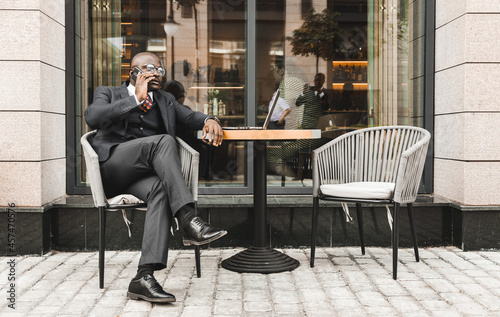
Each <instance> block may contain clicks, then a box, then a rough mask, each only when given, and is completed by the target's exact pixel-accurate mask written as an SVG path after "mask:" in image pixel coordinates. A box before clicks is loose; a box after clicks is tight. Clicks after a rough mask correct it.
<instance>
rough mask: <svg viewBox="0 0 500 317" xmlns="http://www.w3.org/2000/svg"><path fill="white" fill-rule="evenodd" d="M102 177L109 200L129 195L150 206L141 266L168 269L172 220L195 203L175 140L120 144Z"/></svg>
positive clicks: (159, 137)
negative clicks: (146, 265) (180, 210)
mask: <svg viewBox="0 0 500 317" xmlns="http://www.w3.org/2000/svg"><path fill="white" fill-rule="evenodd" d="M101 174H102V179H103V185H104V189H105V191H106V194H107V195H108V197H113V196H116V195H118V194H125V193H128V194H132V195H134V196H136V197H137V198H139V199H141V200H143V201H145V202H147V204H148V207H147V211H146V219H145V223H144V234H143V238H142V246H141V259H140V261H139V265H142V264H151V263H153V264H155V265H156V269H162V268H165V266H166V263H167V257H168V238H169V231H170V226H171V224H172V217H173V216H175V214H176V212H177V211H178V210H179V209H181V208H182V207H183V206H185V205H187V204H192V203H194V200H193V197H192V195H191V193H190V192H189V189H188V188H187V185H186V182H185V180H184V178H183V176H182V172H181V165H180V161H179V154H178V150H177V142H176V141H175V139H174V138H173V137H172V136H170V135H166V134H161V135H155V136H149V137H144V138H139V139H134V140H130V141H127V142H125V143H121V144H118V145H117V146H116V147H115V148H114V149H113V151H112V153H111V155H110V157H109V158H108V159H107V160H106V161H105V162H103V163H101Z"/></svg>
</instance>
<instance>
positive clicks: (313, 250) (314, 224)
mask: <svg viewBox="0 0 500 317" xmlns="http://www.w3.org/2000/svg"><path fill="white" fill-rule="evenodd" d="M318 213H319V198H318V197H313V214H312V233H311V267H314V256H315V253H316V234H317V231H318Z"/></svg>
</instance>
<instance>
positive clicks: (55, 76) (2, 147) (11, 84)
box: [0, 0, 66, 206]
mask: <svg viewBox="0 0 500 317" xmlns="http://www.w3.org/2000/svg"><path fill="white" fill-rule="evenodd" d="M64 24H65V1H64V0H51V1H42V0H38V1H36V0H22V1H21V0H3V1H1V2H0V34H2V36H1V37H0V68H1V69H2V72H1V73H2V76H1V77H0V95H1V96H2V98H0V193H1V194H0V206H6V205H7V204H9V203H15V204H16V206H42V205H44V204H46V203H48V202H50V201H52V200H54V199H57V198H59V197H60V196H62V195H64V194H65V190H66V188H65V187H66V185H65V181H66V179H65V177H66V176H65V175H66V161H65V153H66V151H65V148H66V140H65V103H66V102H65V40H64V39H65V26H64Z"/></svg>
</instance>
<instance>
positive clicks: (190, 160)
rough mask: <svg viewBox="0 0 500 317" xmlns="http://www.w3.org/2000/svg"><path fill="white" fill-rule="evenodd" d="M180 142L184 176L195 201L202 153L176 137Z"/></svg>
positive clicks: (196, 199) (180, 156)
mask: <svg viewBox="0 0 500 317" xmlns="http://www.w3.org/2000/svg"><path fill="white" fill-rule="evenodd" d="M175 139H176V140H177V143H178V144H179V158H180V162H181V171H182V176H183V177H184V179H185V180H186V184H187V185H188V188H189V190H190V191H191V195H193V199H194V201H198V171H199V168H198V167H199V165H200V154H199V153H198V152H197V151H196V150H195V149H193V148H192V147H191V146H189V145H188V144H187V143H186V142H184V140H182V139H181V138H179V137H176V138H175Z"/></svg>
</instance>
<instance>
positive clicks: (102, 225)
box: [99, 207, 106, 288]
mask: <svg viewBox="0 0 500 317" xmlns="http://www.w3.org/2000/svg"><path fill="white" fill-rule="evenodd" d="M105 238H106V210H105V209H104V207H99V288H104V250H105V249H106V239H105Z"/></svg>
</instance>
